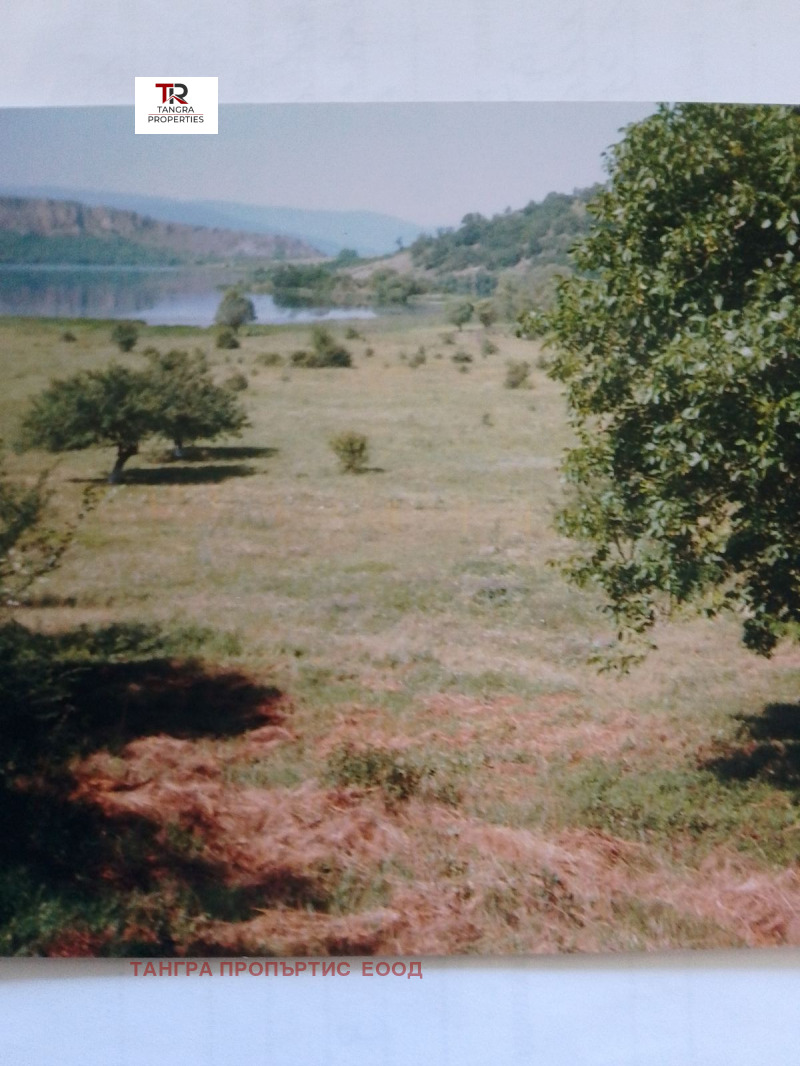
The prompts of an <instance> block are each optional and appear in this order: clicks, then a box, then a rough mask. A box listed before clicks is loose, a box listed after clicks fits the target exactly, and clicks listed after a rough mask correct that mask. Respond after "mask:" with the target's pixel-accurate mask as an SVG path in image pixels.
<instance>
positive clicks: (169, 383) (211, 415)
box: [147, 350, 247, 458]
mask: <svg viewBox="0 0 800 1066" xmlns="http://www.w3.org/2000/svg"><path fill="white" fill-rule="evenodd" d="M148 359H149V364H150V367H149V373H148V375H147V376H148V383H147V388H148V390H149V392H150V394H151V397H152V400H151V406H152V410H153V413H154V425H156V426H157V432H158V433H159V434H161V435H163V436H165V437H167V439H168V440H171V441H172V442H173V444H174V447H175V456H176V458H180V457H181V456H182V454H183V447H184V445H185V444H187V443H189V442H191V441H196V440H213V439H214V438H215V437H219V436H220V435H222V434H224V433H232V434H239V433H240V432H241V430H242V429H243V428H244V427H245V426H246V425H247V416H246V415H245V413H244V411H243V410H242V408H241V406H240V404H239V403H238V401H237V400H236V398H235V397H234V395H233V394H232V392H231V390H230V389H228V388H223V387H221V386H219V385H215V384H214V381H213V379H212V377H211V371H210V369H209V366H208V361H207V359H206V357H205V356H204V355H203V353H202V352H199V351H197V352H194V353H192V354H189V352H185V351H177V350H176V351H171V352H167V353H166V354H165V355H162V354H161V353H159V352H154V353H153V354H151V355H150V356H149V357H148Z"/></svg>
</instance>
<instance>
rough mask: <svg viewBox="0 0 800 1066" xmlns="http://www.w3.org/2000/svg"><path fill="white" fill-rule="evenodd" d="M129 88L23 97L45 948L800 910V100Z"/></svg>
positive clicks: (1, 931) (16, 836)
mask: <svg viewBox="0 0 800 1066" xmlns="http://www.w3.org/2000/svg"><path fill="white" fill-rule="evenodd" d="M183 89H185V94H184V96H185V98H187V99H191V93H192V86H191V84H190V82H187V85H186V86H183ZM160 91H161V90H159V89H156V87H155V85H154V93H157V92H160ZM154 100H155V96H154ZM157 102H158V101H156V103H157ZM133 129H134V120H133V108H126V107H101V106H97V107H85V108H72V107H63V108H24V109H23V108H19V109H16V108H6V109H0V145H1V146H2V152H0V374H1V375H2V379H1V380H2V384H3V388H2V390H0V438H1V439H2V455H1V456H0V734H1V735H2V742H1V744H0V817H2V823H3V826H4V829H3V834H2V840H1V841H0V954H2V955H6V956H20V955H26V956H49V957H58V956H62V957H63V956H67V957H74V956H115V957H143V956H165V957H180V956H193V957H204V956H232V955H257V956H328V955H337V956H338V955H362V956H363V955H388V956H392V955H403V956H415V957H421V956H447V955H464V954H471V955H476V954H478V955H492V956H498V955H501V956H502V955H506V956H508V955H534V954H551V955H552V954H559V953H575V952H590V953H600V952H631V951H636V952H639V951H662V950H665V949H695V948H698V949H699V948H706V949H708V948H738V947H770V946H778V945H786V944H791V945H798V944H800V870H799V869H798V854H799V853H798V847H800V817H799V816H798V799H799V798H800V702H798V683H800V648H798V637H800V524H798V521H797V515H798V512H800V358H798V344H799V343H800V191H798V190H800V111H798V109H797V108H794V107H789V106H778V105H769V106H767V105H764V106H760V105H732V104H731V105H728V104H692V103H678V104H658V103H655V102H653V103H641V104H632V103H628V104H609V103H598V104H588V103H587V104H579V103H569V104H567V103H563V104H544V103H531V104H523V103H497V104H490V103H486V104H466V103H464V104H456V103H451V104H306V105H301V104H291V105H290V104H280V105H279V104H274V105H224V106H222V107H221V108H220V111H219V133H218V134H217V135H212V136H202V137H190V138H188V139H186V138H182V137H179V136H161V137H147V136H137V135H135V134H134V132H133Z"/></svg>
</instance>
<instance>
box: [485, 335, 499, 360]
mask: <svg viewBox="0 0 800 1066" xmlns="http://www.w3.org/2000/svg"><path fill="white" fill-rule="evenodd" d="M498 351H499V349H498V347H497V345H496V344H493V343H492V342H491V341H490V340H489V338H488V337H484V338H483V340H482V341H481V355H482V356H483V357H484V359H485V358H486V356H487V355H495V354H496V353H497V352H498Z"/></svg>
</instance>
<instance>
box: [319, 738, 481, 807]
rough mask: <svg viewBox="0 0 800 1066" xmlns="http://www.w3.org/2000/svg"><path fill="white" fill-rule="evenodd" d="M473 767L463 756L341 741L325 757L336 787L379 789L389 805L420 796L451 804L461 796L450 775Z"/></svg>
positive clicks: (463, 772) (471, 769)
mask: <svg viewBox="0 0 800 1066" xmlns="http://www.w3.org/2000/svg"><path fill="white" fill-rule="evenodd" d="M473 770H474V760H472V759H470V758H469V757H467V756H460V755H459V756H455V757H453V756H445V755H436V754H433V753H430V754H428V753H423V752H419V751H409V750H404V749H401V748H381V747H377V746H375V745H371V744H367V745H364V746H359V747H356V746H355V745H353V744H343V745H341V746H340V747H338V748H335V749H334V750H333V751H332V752H331V753H330V755H329V756H328V759H327V767H326V777H327V779H328V781H329V782H330V783H331V784H332V785H337V786H338V787H340V788H341V787H345V788H347V787H351V788H374V789H380V790H381V791H382V792H383V794H384V795H385V797H386V799H387V800H388V801H389V803H392V804H394V803H399V802H400V801H402V800H407V799H410V798H411V797H412V796H421V797H424V798H429V799H433V800H436V801H438V802H439V803H447V804H451V805H455V804H457V803H459V802H461V798H462V797H461V788H460V787H459V785H458V783H457V782H456V781H455V780H453V778H454V777H464V776H467V775H468V774H469V773H471V772H473Z"/></svg>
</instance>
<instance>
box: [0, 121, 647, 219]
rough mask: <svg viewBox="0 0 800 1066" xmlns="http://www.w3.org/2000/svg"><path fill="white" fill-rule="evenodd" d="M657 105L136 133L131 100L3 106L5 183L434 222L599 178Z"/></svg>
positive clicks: (1, 173)
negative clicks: (625, 137) (620, 143)
mask: <svg viewBox="0 0 800 1066" xmlns="http://www.w3.org/2000/svg"><path fill="white" fill-rule="evenodd" d="M653 109H654V106H653V105H652V104H631V103H627V104H609V103H600V104H570V103H557V104H547V103H531V104H520V103H502V104H492V103H481V104H460V103H458V104H252V105H228V106H225V107H221V108H220V119H219V134H218V135H216V136H214V135H208V136H179V135H174V136H169V135H167V136H146V135H138V136H137V135H135V134H134V133H133V109H132V108H123V107H92V108H9V109H2V110H0V187H2V186H3V185H11V184H14V185H19V184H24V185H59V186H65V187H69V188H76V189H81V188H82V189H93V190H109V191H114V192H129V193H145V194H150V195H155V196H170V197H174V198H177V199H185V200H194V199H215V200H229V201H237V202H241V203H250V204H261V205H270V206H276V207H303V208H322V209H334V210H335V209H364V210H371V211H380V212H384V213H386V214H391V215H395V216H397V217H399V218H403V219H406V220H408V221H410V222H416V223H419V224H421V225H423V226H426V227H435V226H439V225H452V224H455V223H458V222H459V221H460V219H461V218H462V216H463V215H464V214H466V213H467V212H468V211H480V212H481V213H483V214H489V215H491V214H494V213H496V212H498V211H502V210H504V209H505V208H506V207H512V208H517V207H522V206H524V205H525V204H526V203H528V201H529V200H532V199H537V200H538V199H541V198H542V197H543V196H545V195H546V194H547V193H548V192H550V191H551V190H555V191H559V192H571V191H572V189H573V188H576V187H582V186H586V185H591V184H592V183H594V182H595V181H599V180H602V178H603V167H602V159H601V154H602V152H603V151H604V149H606V148H607V147H608V146H609V145H610V144H613V143H614V142H615V141H617V140H618V139H619V133H618V131H619V129H620V127H622V126H624V125H626V124H627V123H629V122H632V121H636V120H638V119H641V118H643V117H644V116H645V115H647V114H649V113H650V112H651V111H652V110H653Z"/></svg>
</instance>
